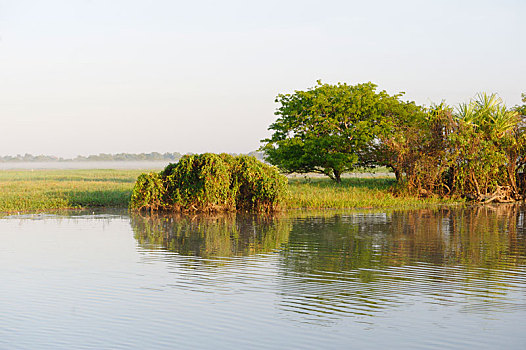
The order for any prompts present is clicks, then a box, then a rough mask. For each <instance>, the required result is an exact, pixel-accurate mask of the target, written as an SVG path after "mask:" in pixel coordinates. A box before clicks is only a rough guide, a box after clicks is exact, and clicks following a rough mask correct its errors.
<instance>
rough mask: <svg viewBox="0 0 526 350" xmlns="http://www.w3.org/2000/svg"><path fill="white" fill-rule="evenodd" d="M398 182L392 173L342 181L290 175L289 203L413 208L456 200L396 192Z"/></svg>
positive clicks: (314, 206)
mask: <svg viewBox="0 0 526 350" xmlns="http://www.w3.org/2000/svg"><path fill="white" fill-rule="evenodd" d="M395 184H396V180H395V179H394V178H388V177H374V178H371V177H363V178H359V177H358V178H343V179H342V182H341V183H340V184H336V183H335V182H334V181H332V180H330V179H327V178H313V179H312V178H311V179H309V178H307V179H305V178H303V179H300V178H297V179H289V189H290V192H291V196H290V198H289V200H288V202H287V205H286V206H287V208H291V209H300V208H307V209H323V208H333V209H343V208H391V207H409V208H410V207H424V206H428V205H434V204H440V203H452V201H447V200H445V199H440V198H438V197H436V198H426V199H422V198H417V197H409V196H395V195H393V194H392V193H391V191H390V189H391V188H392V187H393V186H394V185H395Z"/></svg>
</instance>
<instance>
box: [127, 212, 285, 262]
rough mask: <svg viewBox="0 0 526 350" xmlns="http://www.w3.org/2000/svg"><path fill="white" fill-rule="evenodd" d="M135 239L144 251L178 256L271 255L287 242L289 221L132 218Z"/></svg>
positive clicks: (252, 217)
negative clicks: (173, 253) (171, 252)
mask: <svg viewBox="0 0 526 350" xmlns="http://www.w3.org/2000/svg"><path fill="white" fill-rule="evenodd" d="M131 224H132V227H133V230H134V232H135V238H136V239H137V241H138V242H139V244H140V245H141V246H143V247H146V248H154V247H162V248H164V249H167V250H169V251H173V252H177V253H179V254H181V255H194V256H200V257H204V258H207V257H229V256H235V255H250V254H258V253H265V252H271V251H273V250H275V249H278V248H279V247H280V246H281V245H282V244H283V243H284V242H286V241H287V240H288V236H289V232H290V227H291V225H290V221H288V220H280V219H279V218H277V217H272V216H257V215H239V214H237V215H236V214H230V215H217V216H212V215H196V216H185V215H170V216H147V217H142V216H140V215H132V217H131Z"/></svg>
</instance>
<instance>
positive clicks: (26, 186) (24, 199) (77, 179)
mask: <svg viewBox="0 0 526 350" xmlns="http://www.w3.org/2000/svg"><path fill="white" fill-rule="evenodd" d="M143 172H145V170H91V169H90V170H35V171H31V170H5V171H0V212H18V211H41V210H49V209H79V208H87V207H99V206H103V207H123V208H126V207H127V206H128V202H129V200H130V196H131V190H132V188H133V185H134V183H135V180H136V179H137V176H139V174H141V173H143Z"/></svg>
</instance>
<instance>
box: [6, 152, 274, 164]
mask: <svg viewBox="0 0 526 350" xmlns="http://www.w3.org/2000/svg"><path fill="white" fill-rule="evenodd" d="M248 155H249V156H254V157H256V158H257V159H260V160H262V159H263V153H261V152H250V153H248ZM182 156H183V154H181V153H179V152H166V153H159V152H151V153H115V154H109V153H99V154H97V155H89V156H76V157H75V158H62V157H57V156H50V155H38V156H35V155H32V154H28V153H26V154H24V155H20V154H17V155H16V156H0V162H101V161H119V162H121V161H168V162H177V161H179V159H181V157H182Z"/></svg>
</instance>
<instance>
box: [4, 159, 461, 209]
mask: <svg viewBox="0 0 526 350" xmlns="http://www.w3.org/2000/svg"><path fill="white" fill-rule="evenodd" d="M147 171H148V170H144V169H133V170H130V169H118V170H111V169H81V170H79V169H76V170H69V169H68V170H4V171H0V212H29V211H45V210H56V209H82V208H92V207H116V208H127V207H128V204H129V200H130V196H131V191H132V189H133V185H134V184H135V180H136V179H137V177H138V176H139V175H140V174H142V173H144V172H147ZM155 171H158V170H155ZM394 184H395V180H394V179H392V178H390V177H379V176H377V177H361V178H360V177H352V178H344V179H343V180H342V183H341V184H336V183H334V182H333V181H331V180H329V179H327V178H310V177H297V178H289V190H290V193H291V195H290V197H289V198H288V199H287V201H286V203H285V206H286V208H289V209H328V208H331V209H343V208H390V207H397V208H399V207H408V208H410V207H425V206H430V205H436V204H440V203H452V202H451V201H446V200H443V199H439V198H427V199H421V198H416V197H396V196H394V195H393V194H392V193H391V192H390V189H391V187H392V186H393V185H394Z"/></svg>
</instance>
